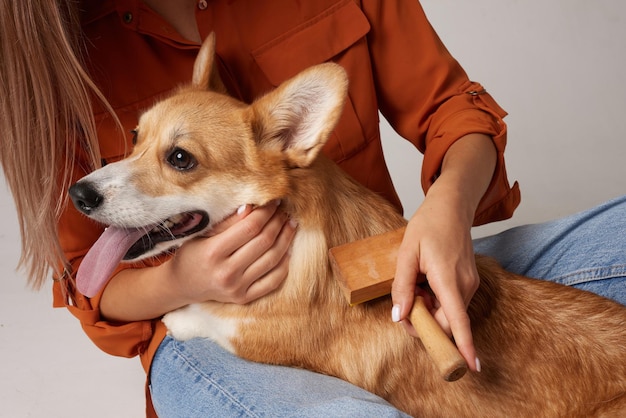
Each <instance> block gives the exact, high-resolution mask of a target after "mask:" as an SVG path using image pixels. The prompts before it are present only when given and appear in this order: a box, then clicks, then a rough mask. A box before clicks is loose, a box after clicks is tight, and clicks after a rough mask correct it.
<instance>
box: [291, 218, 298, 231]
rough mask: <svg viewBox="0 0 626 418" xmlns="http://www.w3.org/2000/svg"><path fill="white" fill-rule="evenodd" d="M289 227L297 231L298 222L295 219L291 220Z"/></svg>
mask: <svg viewBox="0 0 626 418" xmlns="http://www.w3.org/2000/svg"><path fill="white" fill-rule="evenodd" d="M289 226H290V227H292V228H293V229H296V228H297V227H298V221H296V220H295V219H293V218H291V219H289Z"/></svg>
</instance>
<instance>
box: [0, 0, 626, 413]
mask: <svg viewBox="0 0 626 418" xmlns="http://www.w3.org/2000/svg"><path fill="white" fill-rule="evenodd" d="M14 3H16V4H14ZM26 3H31V2H9V1H6V0H3V4H2V8H1V9H0V16H1V20H2V22H0V23H2V26H1V27H2V29H1V30H2V31H3V33H2V37H1V39H2V40H1V41H0V42H2V49H1V51H2V52H1V54H2V55H1V57H0V58H1V59H0V65H1V67H0V68H1V70H0V85H1V86H2V87H1V88H2V92H1V93H2V94H1V97H2V99H1V100H2V116H1V117H2V119H1V120H2V130H3V132H5V134H3V136H2V141H3V142H2V155H1V158H2V165H3V168H4V170H5V173H6V177H7V180H8V182H9V184H10V187H11V190H12V192H13V194H14V197H15V200H16V205H17V209H18V213H19V217H20V223H21V228H22V229H21V231H22V237H23V257H22V263H23V264H25V265H26V266H28V268H29V272H30V277H31V279H32V283H33V284H34V285H35V286H38V285H40V284H41V282H42V281H43V280H44V279H45V277H46V275H47V272H48V271H49V269H53V270H54V271H55V283H54V293H55V304H56V306H67V307H68V309H69V310H70V312H72V313H73V314H74V315H75V316H76V317H77V318H78V319H79V320H80V321H81V324H82V326H83V328H84V329H85V331H86V333H87V334H88V336H89V337H90V338H91V339H92V340H93V341H94V342H95V343H96V344H97V345H98V346H99V347H100V348H101V349H103V350H105V351H106V352H109V353H111V354H114V355H121V356H135V355H139V356H140V357H141V360H142V363H143V366H144V368H145V370H146V371H147V372H149V373H150V379H149V381H150V383H151V389H152V392H151V395H152V397H151V398H150V393H148V398H149V400H151V401H154V406H155V407H156V411H157V412H158V413H159V414H160V415H162V416H171V415H179V416H189V415H191V414H198V415H203V413H202V412H199V411H206V413H204V415H206V414H209V413H211V414H214V415H225V414H229V415H240V414H241V415H245V414H269V415H298V416H306V415H309V416H319V415H321V414H324V415H331V414H333V413H335V414H336V413H340V414H347V413H349V412H353V413H354V414H359V415H363V414H365V413H367V414H368V415H377V416H378V415H380V416H383V415H390V416H392V415H398V414H400V412H398V411H395V410H394V409H393V408H391V407H390V406H389V405H387V404H386V403H384V401H382V400H380V399H378V398H376V397H374V396H372V395H370V394H367V393H365V392H363V391H361V390H359V389H357V388H354V387H352V386H350V385H348V384H346V383H344V382H340V381H337V380H335V379H331V378H328V377H324V376H319V375H316V374H312V373H308V372H304V371H299V370H293V369H286V368H277V367H269V366H265V365H257V364H249V363H247V362H244V361H242V360H240V359H236V358H233V357H232V356H230V355H228V354H227V353H224V352H223V351H222V350H220V349H219V348H218V347H216V346H214V345H213V344H212V343H210V342H207V341H197V340H192V341H190V342H187V343H179V342H175V341H173V340H171V339H169V338H164V335H165V330H164V327H163V325H162V323H161V322H160V321H159V317H160V316H161V315H163V314H164V313H165V312H168V311H170V310H172V309H175V308H177V307H179V306H183V305H186V304H188V303H191V302H195V301H202V300H209V299H210V300H219V301H224V302H234V303H246V302H249V301H251V300H254V299H256V298H258V297H262V296H263V295H265V294H267V293H269V292H271V291H272V290H273V289H275V288H276V287H277V286H279V285H280V283H281V281H282V280H283V279H284V278H285V276H286V272H287V263H288V247H289V244H290V242H291V239H292V237H293V234H294V232H295V228H296V227H297V226H296V225H294V224H293V223H292V222H289V221H288V216H287V214H283V213H280V212H277V211H276V210H275V206H272V205H269V206H267V207H264V208H259V209H256V210H254V211H251V210H250V209H249V208H244V210H243V211H242V212H241V213H238V214H233V216H232V217H231V218H229V219H228V220H226V221H225V222H224V223H222V224H221V225H220V226H219V227H218V228H216V230H215V231H214V235H213V236H211V237H209V238H207V239H204V240H196V241H194V242H192V243H189V244H186V245H184V246H183V247H181V248H180V249H179V250H178V251H177V253H176V254H175V255H174V256H173V257H171V258H163V259H161V260H155V261H154V262H153V263H152V265H150V266H128V265H126V266H120V267H119V268H118V270H117V271H116V272H115V273H114V275H113V276H112V278H111V279H110V281H109V283H108V285H107V286H106V287H105V288H104V289H103V291H102V292H101V293H100V294H99V295H97V296H96V297H94V298H91V299H89V298H86V297H84V296H83V295H81V294H79V293H78V292H76V290H75V289H74V286H73V274H74V272H75V271H76V269H77V267H78V265H79V264H80V261H81V259H82V257H83V256H84V254H85V253H86V252H87V250H88V248H89V247H90V246H91V245H92V244H93V242H94V241H95V240H96V238H97V236H98V235H99V234H100V233H101V227H99V226H96V225H94V224H93V223H91V222H89V221H88V220H86V219H85V218H84V217H82V216H80V215H79V214H78V213H77V212H76V211H75V210H74V209H73V207H72V206H71V205H68V203H67V198H66V190H67V188H68V186H69V185H70V184H71V183H72V182H73V181H75V180H77V179H78V178H80V177H82V176H83V175H84V174H86V173H87V172H89V171H91V170H93V169H95V168H97V167H98V166H99V165H100V164H103V163H106V162H109V161H114V160H117V159H119V158H122V157H123V155H124V154H125V153H126V152H127V151H128V149H129V148H130V147H131V146H132V144H131V140H132V138H131V135H130V134H129V131H130V130H131V129H132V128H134V127H135V124H136V122H137V117H138V114H139V113H140V111H141V110H142V109H145V108H147V107H148V106H150V104H152V103H153V102H154V101H155V100H156V99H158V98H159V97H160V96H162V95H165V94H167V92H168V91H170V90H172V89H173V88H175V87H176V86H177V85H179V84H180V83H184V82H187V81H188V80H189V78H190V75H191V66H192V64H193V60H194V58H195V54H196V52H197V50H198V47H199V44H200V42H201V40H202V39H203V38H204V37H206V35H207V34H208V33H210V32H215V33H216V36H217V55H218V57H219V59H218V61H219V66H220V74H221V76H222V78H223V80H224V82H225V84H226V86H227V88H228V90H229V92H230V93H231V94H232V95H234V96H235V97H238V98H240V99H242V100H244V101H251V100H252V99H253V98H254V97H256V96H258V95H260V94H262V93H264V92H266V91H268V90H269V89H271V88H273V87H275V86H276V85H278V84H279V83H280V82H281V81H283V80H285V79H287V78H289V77H291V76H293V75H295V74H296V73H297V72H298V71H300V70H302V69H304V68H306V67H308V66H310V65H313V64H316V63H319V62H324V61H327V60H333V61H335V62H338V63H339V64H341V65H342V66H343V67H344V68H345V69H346V71H347V72H348V74H349V78H350V92H349V94H350V100H349V103H348V104H347V106H346V110H345V111H344V113H343V115H342V118H341V120H340V122H339V125H338V127H337V128H336V130H335V133H334V135H333V138H332V139H331V140H330V142H329V144H328V145H327V146H326V148H325V150H324V151H325V153H326V154H327V155H329V156H330V157H331V158H333V159H334V160H335V161H336V162H337V163H338V164H339V165H340V166H341V167H343V168H344V169H345V170H346V171H347V172H348V173H350V174H351V175H352V176H353V177H355V178H356V179H357V180H359V181H360V182H362V183H363V184H364V185H366V186H367V187H369V188H371V189H372V190H375V191H376V192H378V193H381V194H382V195H383V196H385V197H387V198H388V199H389V200H390V201H391V202H392V203H394V204H395V205H396V206H397V207H398V210H401V208H400V204H399V201H398V198H397V195H396V194H395V191H394V189H393V185H392V184H391V180H390V178H389V174H388V173H387V169H386V166H385V162H384V159H383V155H382V149H381V146H380V133H379V131H378V124H377V115H378V111H379V110H380V111H381V112H382V113H383V114H384V115H385V117H386V118H387V119H388V120H389V121H390V123H391V124H392V126H394V128H395V129H396V130H397V131H398V132H399V133H400V134H401V135H402V136H404V137H405V138H407V139H408V140H410V141H411V142H413V143H414V144H415V145H416V146H417V147H418V148H419V149H420V150H421V151H422V152H423V153H424V164H423V167H422V185H423V187H424V189H425V191H426V197H425V199H424V202H423V204H422V205H421V207H420V208H419V209H418V211H417V212H416V213H415V214H414V215H413V216H412V217H411V218H410V222H409V225H408V228H407V233H406V235H405V239H404V242H403V244H402V247H401V250H400V256H399V260H398V268H397V272H396V281H395V282H394V289H393V295H392V296H393V300H394V309H393V311H392V318H393V320H394V321H400V320H403V319H404V318H406V316H407V314H408V310H409V308H410V306H411V304H412V299H413V294H414V291H415V285H416V282H417V281H418V280H423V279H419V278H420V277H423V275H428V278H429V284H430V286H431V288H432V289H433V291H434V293H435V295H436V297H437V301H436V307H437V309H436V310H435V311H434V315H435V317H436V319H437V320H438V321H439V322H440V324H441V325H442V327H444V328H445V329H446V330H449V331H450V332H451V333H452V335H454V337H455V341H456V343H457V345H458V347H459V349H460V351H461V353H462V354H463V356H464V357H465V358H466V360H467V361H468V364H469V365H470V368H471V369H472V370H473V371H479V370H480V362H479V360H478V359H477V358H476V354H475V349H474V347H473V343H472V337H471V331H470V327H469V319H468V317H467V314H466V311H465V309H466V306H467V304H468V303H469V301H470V299H471V297H472V295H473V293H474V291H475V289H476V288H477V286H478V275H477V273H476V267H475V265H474V259H473V252H474V248H473V243H472V241H471V239H470V233H469V231H470V228H471V226H472V224H481V223H485V222H490V221H495V220H499V219H503V218H506V217H509V216H511V215H512V213H513V210H514V209H515V207H516V206H517V205H518V204H519V191H518V188H517V185H514V186H513V188H511V187H509V184H508V180H507V178H506V171H505V167H504V158H503V152H504V147H505V142H506V126H505V125H504V123H503V121H502V117H504V115H505V113H504V111H503V110H502V109H500V108H499V106H498V105H497V104H496V103H495V102H494V101H493V99H492V98H491V97H490V96H489V95H488V94H487V93H486V92H485V90H484V89H483V88H482V87H481V86H480V85H479V84H477V83H472V82H470V81H469V79H468V78H467V76H466V74H465V73H464V71H463V70H462V68H461V67H460V66H459V65H458V63H457V62H456V61H455V60H454V59H453V58H452V57H451V56H450V55H449V54H448V52H447V51H446V50H445V48H444V47H443V45H442V44H441V42H440V40H439V39H438V37H437V36H436V34H435V33H434V31H433V30H432V28H431V27H430V25H429V23H428V21H427V20H426V18H425V16H424V14H423V11H422V10H421V7H420V5H419V3H418V2H408V1H390V0H384V1H382V0H379V1H374V0H370V1H362V2H361V3H360V4H358V5H357V4H356V3H353V2H352V1H348V0H344V1H338V0H322V1H317V0H316V1H311V2H290V1H273V2H256V1H245V0H239V1H235V2H233V1H230V2H228V1H217V0H216V1H211V2H206V1H203V0H201V1H197V0H180V1H175V2H172V1H148V0H146V1H144V2H141V1H138V0H134V1H130V0H129V1H121V0H120V1H112V0H111V1H103V2H97V3H96V2H82V3H80V4H77V3H76V2H72V1H61V0H59V1H57V2H56V4H55V3H53V2H34V3H43V4H26ZM78 6H80V7H78ZM79 10H80V12H79ZM59 173H60V175H59ZM41 179H45V181H42V180H41ZM42 207H43V208H46V210H41V209H40V208H42ZM596 213H597V214H599V215H602V216H601V217H600V218H598V219H601V221H602V222H606V221H605V220H604V216H605V214H607V213H612V212H611V211H610V210H608V209H607V208H606V207H605V208H600V209H598V210H597V212H596ZM583 218H584V219H587V218H589V215H585V216H583ZM596 218H597V217H594V219H596ZM564 224H567V226H566V227H564V226H563V225H564ZM581 225H582V223H581V222H574V223H571V224H569V223H566V222H564V223H554V224H551V225H546V226H544V227H538V228H536V229H537V230H538V231H536V233H535V234H534V235H532V236H528V237H527V238H526V240H525V241H524V242H521V243H520V242H517V240H516V239H510V238H506V239H501V238H498V237H496V238H491V239H486V240H483V241H481V242H478V243H477V244H476V246H477V247H478V248H480V249H481V251H483V252H486V253H488V254H493V255H496V256H499V258H500V259H501V261H504V262H505V263H506V262H507V257H509V258H510V259H511V260H518V259H519V257H517V254H520V253H521V252H525V251H526V249H528V248H531V249H536V248H538V246H537V245H535V243H536V242H537V240H545V242H551V241H550V240H549V239H548V238H550V237H554V236H561V235H560V232H561V231H562V230H565V231H567V237H571V238H569V239H571V240H575V239H580V237H582V236H584V235H585V234H586V233H587V230H585V229H584V228H583V227H581ZM563 228H565V229H563ZM509 234H519V233H518V232H515V231H513V232H510V233H509ZM516 236H517V235H516ZM502 242H504V244H502ZM512 243H515V244H516V248H512ZM506 245H508V247H507V246H506ZM518 246H519V248H518ZM494 248H497V249H499V250H500V253H496V251H495V250H494ZM503 249H504V250H503ZM526 254H527V255H528V254H530V256H529V257H527V258H525V259H529V260H530V261H529V263H528V264H527V265H524V266H514V265H510V264H509V265H507V267H509V268H518V270H516V271H518V272H525V273H527V272H528V271H531V272H532V271H534V270H532V269H533V268H534V269H537V268H540V267H542V266H545V265H546V263H545V259H543V258H542V257H541V253H532V254H531V253H530V252H526ZM570 255H571V254H570ZM572 258H575V257H572ZM189 260H193V262H191V261H189ZM562 260H567V258H562ZM601 260H602V262H604V261H606V262H607V264H603V266H609V265H611V264H609V261H608V260H605V259H604V258H603V259H601ZM130 267H135V268H130ZM557 267H558V268H555V269H554V270H555V271H557V272H558V274H552V275H549V274H548V275H545V276H542V277H557V276H558V277H560V276H562V275H566V273H569V272H574V271H578V269H579V267H578V266H576V265H573V263H565V262H564V261H562V262H560V264H558V263H557ZM524 269H526V271H522V270H524ZM514 271H515V270H514ZM612 271H615V269H613V270H612ZM622 273H623V272H622ZM621 275H623V274H619V276H621ZM616 280H617V279H616ZM583 281H586V280H583ZM614 283H618V282H617V281H614ZM605 288H606V286H604V287H603V289H596V291H597V292H598V293H600V294H605V295H607V296H612V294H611V293H609V294H607V293H606V292H605V291H606V289H605ZM622 303H623V302H622ZM408 328H410V327H408ZM260 382H262V383H260ZM181 400H182V401H183V402H181ZM151 408H152V403H151V402H149V403H148V413H149V414H151V413H153V411H152V409H151ZM185 408H189V409H188V410H187V409H185ZM192 411H194V412H192Z"/></svg>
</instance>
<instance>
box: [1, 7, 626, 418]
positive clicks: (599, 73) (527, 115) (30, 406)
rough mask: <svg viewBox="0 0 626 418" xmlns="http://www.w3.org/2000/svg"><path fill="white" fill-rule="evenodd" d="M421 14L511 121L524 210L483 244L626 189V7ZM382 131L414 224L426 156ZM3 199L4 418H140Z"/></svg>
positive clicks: (136, 393) (126, 387)
mask: <svg viewBox="0 0 626 418" xmlns="http://www.w3.org/2000/svg"><path fill="white" fill-rule="evenodd" d="M407 1H409V0H407ZM422 4H423V5H424V8H425V9H426V11H427V14H428V15H429V17H430V19H431V22H432V23H433V26H434V27H435V28H436V29H437V31H438V33H439V34H440V36H441V37H442V39H443V40H444V42H445V43H446V45H447V46H448V48H449V49H450V50H451V52H452V53H453V55H455V56H456V57H457V59H459V61H460V62H461V63H462V64H463V66H464V67H465V69H466V70H467V72H468V73H469V75H470V78H471V79H473V80H476V81H479V82H481V83H482V84H483V85H484V86H485V87H486V88H487V89H488V90H489V91H490V92H491V93H492V95H493V96H494V97H495V98H496V99H497V100H498V102H499V103H500V104H501V105H502V106H503V107H504V108H505V109H507V111H508V112H509V113H510V116H509V117H507V119H506V121H507V123H508V124H509V129H510V133H509V145H508V149H507V164H508V171H509V176H510V180H511V181H513V180H518V181H519V182H520V184H521V188H522V205H521V207H520V208H519V209H518V211H517V212H516V215H515V216H514V218H513V219H512V220H510V221H505V222H501V223H498V224H495V225H490V226H487V227H482V228H479V229H478V230H476V231H475V234H476V235H477V236H478V235H484V234H488V233H493V232H496V231H497V230H501V229H503V228H505V227H509V226H513V225H518V224H523V223H529V222H539V221H543V220H547V219H552V218H555V217H559V216H563V215H566V214H569V213H572V212H575V211H579V210H582V209H585V208H588V207H590V206H593V205H595V204H597V203H600V202H602V201H604V200H606V199H609V198H612V197H615V196H618V195H621V194H623V193H624V192H626V190H625V189H626V187H625V186H624V178H625V175H626V165H625V164H624V163H623V159H624V155H625V154H626V153H625V151H626V144H625V143H624V131H626V117H625V116H624V114H623V113H624V111H626V84H625V82H624V75H626V57H625V53H626V24H624V17H625V16H626V3H624V2H622V1H621V0H596V1H594V2H589V1H583V0H551V1H546V0H525V1H517V0H474V1H459V0H456V1H455V0H424V1H423V2H422ZM383 131H384V136H385V146H386V153H387V156H388V160H389V164H390V166H391V167H390V168H391V170H392V174H393V176H394V180H395V181H396V184H397V187H398V189H399V191H400V193H401V196H402V199H403V202H404V204H405V208H406V213H407V215H410V214H412V213H413V211H414V210H415V209H416V207H417V205H418V204H419V203H420V202H421V199H422V192H421V190H420V188H419V167H420V165H421V157H420V155H419V154H418V153H417V152H415V151H414V150H413V149H412V148H411V146H410V145H407V144H406V143H405V142H403V141H402V140H400V139H398V138H397V137H396V136H395V134H394V133H393V132H392V131H391V130H390V129H389V128H388V126H386V125H385V124H383ZM2 183H3V182H2ZM0 195H1V196H0V213H1V214H2V221H0V226H1V228H0V257H1V258H0V269H1V272H2V277H1V279H0V376H2V378H0V417H43V416H46V417H83V416H93V417H139V416H142V414H143V405H144V400H143V384H144V375H143V372H142V369H141V367H140V364H139V361H138V360H137V359H131V360H127V359H118V358H113V357H110V356H108V355H106V354H104V353H101V352H100V351H99V350H98V349H96V348H95V347H94V346H93V345H92V344H91V342H90V341H88V339H87V338H86V336H85V335H84V334H83V332H82V331H81V329H80V327H79V325H78V322H77V321H76V320H74V319H73V317H71V315H70V314H69V313H68V312H67V311H65V310H64V309H52V308H51V307H50V306H51V296H50V286H46V288H44V290H43V291H42V292H40V293H33V292H31V291H28V290H27V289H26V288H25V285H24V277H23V275H22V274H20V273H15V271H14V267H15V265H16V263H17V259H18V256H19V231H18V227H17V225H16V217H15V213H14V207H13V203H12V201H11V199H10V196H9V194H8V193H7V192H6V189H5V188H1V189H0ZM86 411H89V412H86Z"/></svg>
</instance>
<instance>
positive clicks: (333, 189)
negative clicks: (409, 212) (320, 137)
mask: <svg viewBox="0 0 626 418" xmlns="http://www.w3.org/2000/svg"><path fill="white" fill-rule="evenodd" d="M290 177H291V187H292V189H291V194H290V196H289V199H288V204H289V208H288V210H289V211H290V212H291V214H292V215H293V216H295V217H296V218H297V219H298V221H299V222H300V224H301V225H302V226H303V228H306V229H316V230H320V231H321V232H322V233H323V234H324V236H325V238H326V243H327V245H328V247H329V248H330V247H334V246H337V245H341V244H345V243H347V242H352V241H355V240H358V239H362V238H365V237H368V236H372V235H376V234H381V233H383V232H386V231H389V230H391V229H395V228H399V227H401V226H403V225H404V224H405V223H406V220H405V219H404V218H403V217H402V215H400V214H399V213H398V212H397V211H396V210H395V208H394V207H393V206H392V205H391V204H390V203H389V202H387V201H385V200H384V199H383V198H381V197H380V196H378V195H377V194H375V193H373V192H372V191H371V190H369V189H367V188H365V187H364V186H363V185H361V184H360V183H358V182H356V181H355V180H354V179H352V178H351V177H349V176H348V175H347V174H346V173H345V172H344V171H343V170H342V169H341V168H339V167H338V166H337V165H336V164H335V163H333V162H332V161H330V160H329V159H328V158H326V157H325V156H323V155H321V156H319V157H318V158H317V159H316V161H315V162H314V163H313V164H312V165H311V166H310V167H308V168H303V169H293V170H291V172H290Z"/></svg>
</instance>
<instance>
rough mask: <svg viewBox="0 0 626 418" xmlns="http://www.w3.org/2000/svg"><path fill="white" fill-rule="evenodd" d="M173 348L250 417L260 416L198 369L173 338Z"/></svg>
mask: <svg viewBox="0 0 626 418" xmlns="http://www.w3.org/2000/svg"><path fill="white" fill-rule="evenodd" d="M172 342H173V343H174V344H173V348H172V350H173V351H174V352H175V353H176V354H177V355H178V356H179V358H180V359H181V360H182V361H183V362H184V363H185V364H186V365H187V366H188V367H189V368H191V369H193V370H194V371H195V372H196V373H197V374H198V375H199V376H200V377H201V378H202V379H204V380H205V381H206V382H207V383H209V384H211V385H212V386H213V387H215V388H216V389H217V390H218V391H219V392H220V393H221V394H222V395H223V396H224V397H226V398H227V399H228V400H229V401H230V402H231V403H232V404H233V405H237V406H238V407H239V408H240V410H241V411H242V412H244V413H245V414H246V415H247V416H249V417H259V416H258V415H257V414H255V413H254V412H252V411H251V410H250V409H249V408H247V407H246V406H245V405H244V404H243V403H241V402H240V401H239V400H238V399H237V398H235V397H234V396H233V395H231V394H230V392H229V391H227V390H226V389H224V387H223V386H222V385H221V384H219V383H218V382H217V381H215V380H214V379H212V378H211V377H210V376H207V375H206V374H205V373H204V372H202V371H201V370H200V369H198V368H197V367H196V366H195V364H194V363H193V362H191V361H189V360H188V359H187V357H186V356H185V353H184V352H183V351H181V350H180V349H179V348H178V344H177V342H176V340H172Z"/></svg>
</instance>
